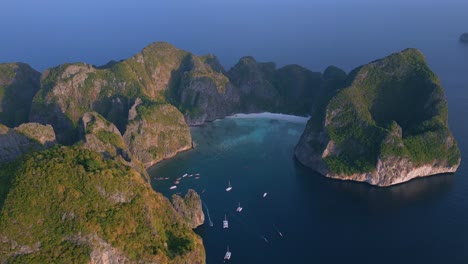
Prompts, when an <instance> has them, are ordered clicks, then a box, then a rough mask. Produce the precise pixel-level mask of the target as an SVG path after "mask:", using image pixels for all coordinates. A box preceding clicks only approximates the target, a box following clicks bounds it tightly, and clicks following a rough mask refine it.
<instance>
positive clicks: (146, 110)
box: [123, 104, 192, 167]
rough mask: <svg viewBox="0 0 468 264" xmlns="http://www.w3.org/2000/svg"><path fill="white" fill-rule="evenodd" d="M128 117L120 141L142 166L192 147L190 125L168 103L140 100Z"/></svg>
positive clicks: (148, 165) (147, 165)
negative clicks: (143, 102)
mask: <svg viewBox="0 0 468 264" xmlns="http://www.w3.org/2000/svg"><path fill="white" fill-rule="evenodd" d="M136 111H137V113H138V114H137V116H136V117H135V119H133V120H130V121H129V123H128V125H127V129H126V131H125V134H124V135H123V139H124V143H125V144H126V145H127V146H128V148H129V150H130V153H132V155H133V156H135V157H136V158H137V159H138V160H140V161H141V162H142V163H143V165H144V166H145V167H150V166H151V165H153V164H155V163H156V162H158V161H160V160H162V159H167V158H170V157H173V156H175V155H176V154H177V153H178V152H180V151H184V150H188V149H190V148H192V138H191V135H190V129H189V127H188V126H187V124H186V123H185V120H184V117H183V115H182V114H181V113H180V112H179V111H178V110H177V108H175V107H174V106H172V105H170V104H141V105H138V106H136Z"/></svg>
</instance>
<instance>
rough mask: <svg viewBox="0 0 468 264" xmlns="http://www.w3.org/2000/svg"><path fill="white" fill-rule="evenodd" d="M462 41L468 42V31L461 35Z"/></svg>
mask: <svg viewBox="0 0 468 264" xmlns="http://www.w3.org/2000/svg"><path fill="white" fill-rule="evenodd" d="M460 42H463V43H468V33H463V34H461V35H460Z"/></svg>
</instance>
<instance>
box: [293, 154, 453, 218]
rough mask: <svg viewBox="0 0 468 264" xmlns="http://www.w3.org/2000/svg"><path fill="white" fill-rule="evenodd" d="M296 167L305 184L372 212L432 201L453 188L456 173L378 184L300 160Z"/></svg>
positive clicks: (384, 211) (300, 178)
mask: <svg viewBox="0 0 468 264" xmlns="http://www.w3.org/2000/svg"><path fill="white" fill-rule="evenodd" d="M296 167H297V175H298V178H299V180H300V181H301V185H304V186H309V187H310V186H314V187H313V188H320V191H321V192H327V194H328V195H333V194H335V195H336V196H340V198H339V199H338V201H339V200H342V201H345V203H352V204H353V206H356V208H358V209H360V211H362V212H365V213H369V214H391V213H394V212H398V211H400V210H401V209H404V208H408V207H411V206H415V205H422V204H425V203H430V202H431V201H433V200H434V199H439V198H440V197H442V196H443V195H444V194H446V193H448V192H449V191H450V190H451V189H452V188H453V182H454V177H455V176H454V175H453V174H439V175H433V176H428V177H421V178H416V179H413V180H411V181H408V182H405V183H402V184H398V185H394V186H390V187H377V186H372V185H369V184H367V183H361V182H353V181H342V180H335V179H330V178H326V177H324V176H322V175H320V174H318V173H317V172H315V171H313V170H311V169H309V168H307V167H304V166H303V165H302V164H300V163H299V162H298V161H296ZM304 188H307V187H304ZM326 202H327V201H325V203H326Z"/></svg>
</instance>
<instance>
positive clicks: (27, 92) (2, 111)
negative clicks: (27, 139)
mask: <svg viewBox="0 0 468 264" xmlns="http://www.w3.org/2000/svg"><path fill="white" fill-rule="evenodd" d="M39 79H40V73H39V72H37V71H35V70H34V69H32V68H31V67H30V66H29V65H27V64H24V63H0V123H2V124H4V125H7V126H8V127H16V126H18V125H20V124H22V123H26V122H28V116H29V111H30V109H31V102H32V98H33V96H34V95H35V94H36V92H37V91H38V90H39Z"/></svg>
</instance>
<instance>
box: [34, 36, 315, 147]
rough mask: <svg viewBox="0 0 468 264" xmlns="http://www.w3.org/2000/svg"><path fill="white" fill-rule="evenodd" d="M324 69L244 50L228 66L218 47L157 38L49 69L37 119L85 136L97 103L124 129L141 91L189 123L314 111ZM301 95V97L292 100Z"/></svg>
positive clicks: (60, 133) (70, 139)
mask: <svg viewBox="0 0 468 264" xmlns="http://www.w3.org/2000/svg"><path fill="white" fill-rule="evenodd" d="M323 81H324V80H323V78H322V74H320V73H314V72H311V71H309V70H307V69H305V68H303V67H300V66H298V65H290V66H286V67H283V68H280V69H276V67H275V65H274V64H273V63H258V62H256V61H255V60H254V59H253V58H252V57H245V58H242V59H241V60H240V61H239V63H237V64H236V65H235V66H234V67H233V68H232V69H230V70H229V71H228V72H226V71H225V70H224V69H223V67H222V66H221V64H220V63H219V62H218V60H217V58H216V57H215V56H213V55H206V56H196V55H193V54H191V53H189V52H186V51H184V50H180V49H177V48H175V47H173V46H172V45H170V44H168V43H153V44H151V45H149V46H147V47H145V48H144V49H143V50H142V52H140V53H138V54H136V55H135V56H134V57H132V58H129V59H127V60H122V61H119V62H112V63H109V64H107V65H105V66H102V67H96V66H93V65H87V64H84V63H75V64H63V65H60V66H58V67H55V68H51V69H48V70H47V71H45V72H44V74H43V75H42V80H41V89H40V91H39V92H38V93H37V94H36V96H35V97H34V100H33V106H32V110H31V114H30V119H31V120H32V121H34V122H39V123H43V124H52V126H53V127H54V129H55V130H56V133H57V137H58V140H59V142H61V143H65V144H71V143H74V142H76V141H77V140H78V134H77V133H78V132H77V131H78V126H77V124H78V121H79V120H80V118H81V117H82V116H83V114H84V113H86V112H90V111H95V112H98V113H99V114H100V115H102V116H103V117H104V118H106V119H107V120H109V121H110V122H112V123H114V124H115V125H116V126H117V128H118V129H119V130H120V132H121V133H122V134H124V133H125V129H126V122H127V120H126V116H127V115H128V111H129V110H130V108H131V106H132V105H133V104H134V103H135V100H136V99H137V98H140V99H141V100H142V101H143V102H152V103H171V104H172V105H174V106H176V107H177V109H178V110H179V111H180V112H182V113H183V115H184V117H185V119H186V122H187V123H188V124H189V125H198V124H202V123H203V122H206V121H212V120H214V119H217V118H222V117H225V116H227V115H230V114H234V113H239V112H259V111H280V112H284V113H295V114H303V115H305V114H308V113H310V108H311V103H312V100H313V97H314V95H315V94H316V93H317V92H318V91H319V90H320V89H321V87H322V86H323V85H322V84H323ZM291 100H292V101H295V103H291Z"/></svg>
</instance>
